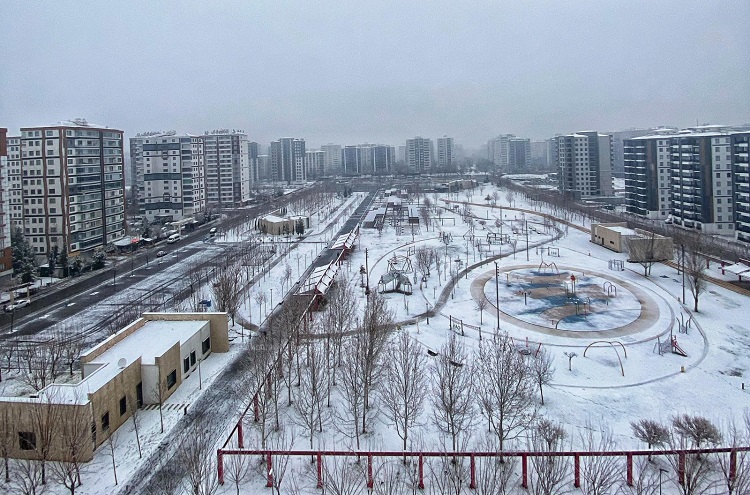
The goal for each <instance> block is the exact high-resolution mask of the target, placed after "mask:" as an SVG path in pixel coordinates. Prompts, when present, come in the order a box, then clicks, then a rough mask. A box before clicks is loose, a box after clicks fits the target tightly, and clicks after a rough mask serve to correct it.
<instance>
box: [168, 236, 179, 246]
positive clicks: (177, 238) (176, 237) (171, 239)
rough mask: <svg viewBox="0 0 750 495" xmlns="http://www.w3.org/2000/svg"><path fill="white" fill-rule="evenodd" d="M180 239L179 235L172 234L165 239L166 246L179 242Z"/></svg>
mask: <svg viewBox="0 0 750 495" xmlns="http://www.w3.org/2000/svg"><path fill="white" fill-rule="evenodd" d="M180 239H182V237H180V234H172V235H170V236H169V238H168V239H167V244H174V243H175V242H177V241H179V240H180Z"/></svg>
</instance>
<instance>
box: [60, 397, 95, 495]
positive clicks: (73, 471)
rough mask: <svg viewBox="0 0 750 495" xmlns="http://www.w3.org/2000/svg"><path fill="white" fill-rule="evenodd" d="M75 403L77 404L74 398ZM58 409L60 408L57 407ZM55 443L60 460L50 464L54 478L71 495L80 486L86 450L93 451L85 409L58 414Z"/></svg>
mask: <svg viewBox="0 0 750 495" xmlns="http://www.w3.org/2000/svg"><path fill="white" fill-rule="evenodd" d="M75 402H76V403H77V402H79V398H77V397H76V400H75ZM57 407H60V406H57ZM58 414H59V415H58V418H57V425H56V426H55V427H56V429H57V432H56V441H57V443H58V444H59V445H60V452H61V457H60V460H58V461H54V462H52V470H53V472H54V474H55V478H57V480H58V481H59V482H60V483H61V484H62V485H63V486H65V487H66V488H67V489H68V491H69V492H70V493H71V495H73V494H74V493H75V489H76V487H77V486H79V485H80V484H81V467H82V465H83V464H84V461H85V456H86V455H87V452H88V449H93V446H92V445H91V444H92V438H91V424H90V422H89V421H90V416H89V410H88V408H87V407H80V406H73V407H68V408H66V411H65V414H62V411H60V412H59V413H58Z"/></svg>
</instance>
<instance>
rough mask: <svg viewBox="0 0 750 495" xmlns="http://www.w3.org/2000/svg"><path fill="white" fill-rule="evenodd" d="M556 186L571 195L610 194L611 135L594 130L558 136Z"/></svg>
mask: <svg viewBox="0 0 750 495" xmlns="http://www.w3.org/2000/svg"><path fill="white" fill-rule="evenodd" d="M556 140H557V169H558V182H559V184H558V188H559V189H560V192H562V193H563V194H570V195H572V196H573V197H575V198H588V197H593V196H612V194H614V191H613V188H612V138H611V136H609V135H607V134H599V133H598V132H595V131H586V132H579V133H575V134H568V135H566V136H558V137H557V138H556Z"/></svg>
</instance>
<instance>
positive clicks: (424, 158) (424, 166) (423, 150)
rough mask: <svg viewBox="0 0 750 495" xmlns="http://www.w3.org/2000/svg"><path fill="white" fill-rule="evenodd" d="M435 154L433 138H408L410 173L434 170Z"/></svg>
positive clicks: (408, 167) (407, 158) (407, 153)
mask: <svg viewBox="0 0 750 495" xmlns="http://www.w3.org/2000/svg"><path fill="white" fill-rule="evenodd" d="M433 155H434V150H433V144H432V140H431V139H428V138H423V137H419V136H417V137H415V138H414V139H407V140H406V167H407V169H408V171H409V173H417V174H418V173H422V172H430V171H432V160H433Z"/></svg>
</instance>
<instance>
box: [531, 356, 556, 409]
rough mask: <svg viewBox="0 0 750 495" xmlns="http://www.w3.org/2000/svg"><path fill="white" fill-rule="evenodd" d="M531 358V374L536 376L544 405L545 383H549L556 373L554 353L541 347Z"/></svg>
mask: <svg viewBox="0 0 750 495" xmlns="http://www.w3.org/2000/svg"><path fill="white" fill-rule="evenodd" d="M530 359H531V363H530V366H529V368H530V369H531V375H532V376H533V377H534V381H535V382H536V384H537V385H539V395H541V398H542V405H544V385H548V384H549V383H550V382H551V381H552V378H553V377H554V375H555V365H554V362H553V361H554V360H553V358H552V355H551V354H550V353H549V352H547V350H546V349H544V348H542V349H540V350H539V352H537V353H536V355H535V356H533V357H531V358H530Z"/></svg>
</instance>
